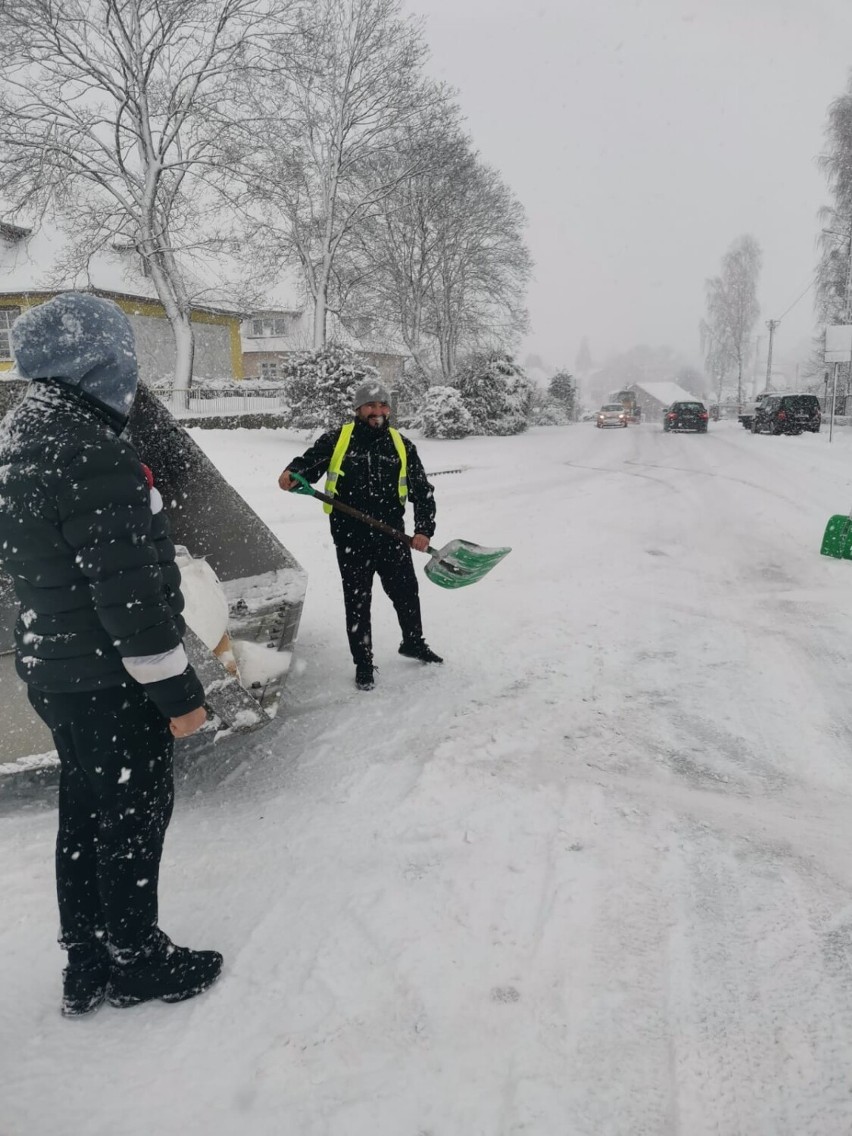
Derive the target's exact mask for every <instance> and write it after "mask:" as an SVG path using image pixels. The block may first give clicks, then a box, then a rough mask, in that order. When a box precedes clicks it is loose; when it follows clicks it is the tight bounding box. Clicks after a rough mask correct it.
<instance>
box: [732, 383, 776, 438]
mask: <svg viewBox="0 0 852 1136" xmlns="http://www.w3.org/2000/svg"><path fill="white" fill-rule="evenodd" d="M769 395H770V392H769V391H763V392H762V393H761V394H759V395H757V396H756V397H755V400H754V402H752V403H749V405H748V406H744V407H743V409H742V411H741V412H740V413H739V414H738V415H737V421H738V422H740V423H742V425H743V427H744V429H746V430H750V429H751V424H752V422H753V421H754V412H755V410H756V409H757V408H758V407H759V406H760V404H761V403H762V402H763V400H764V399H765V398H769Z"/></svg>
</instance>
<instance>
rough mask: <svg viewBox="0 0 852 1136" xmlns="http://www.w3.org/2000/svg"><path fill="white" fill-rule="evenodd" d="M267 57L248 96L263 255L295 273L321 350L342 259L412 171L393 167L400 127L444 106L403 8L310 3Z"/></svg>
mask: <svg viewBox="0 0 852 1136" xmlns="http://www.w3.org/2000/svg"><path fill="white" fill-rule="evenodd" d="M273 49H274V50H275V51H277V65H274V64H273V65H271V66H270V69H269V71H268V72H267V74H266V77H265V81H264V82H263V83H254V84H253V85H252V87H251V90H250V91H246V92H245V97H246V101H247V106H248V111H247V114H246V130H247V132H250V133H251V134H252V136H253V141H252V148H253V152H254V158H253V162H252V170H251V182H250V185H251V187H252V190H253V193H254V196H255V198H256V203H257V205H259V209H258V226H257V228H258V232H259V234H260V237H261V241H262V243H263V245H264V247H265V250H266V252H267V254H268V255H271V256H273V257H277V258H279V259H280V256H281V254H282V253H283V254H284V255H285V257H288V258H295V259H296V261H297V262H298V263H299V264H300V266H301V269H302V272H303V274H304V280H305V285H306V289H307V292H308V295H309V296H310V299H311V301H312V303H313V309H314V320H313V325H314V330H313V343H314V347H315V348H320V347H322V346H323V345H324V343H325V339H326V323H327V314H328V310H329V303H330V297H331V295H332V291H333V287H334V285H335V283H336V277H335V266H336V262H337V259H338V256H339V254H340V251H341V247H342V245H343V244H344V243H345V242H346V240H347V239H348V238H349V237H350V234H351V233H352V232H353V231H354V230H355V229H356V228H357V226H358V225H359V224H361V223H363V222H364V221H365V219H366V218H368V217H370V216H372V215H374V214H375V213H376V212H378V211H380V210H381V209H382V207H383V203H384V202H385V200H386V198H387V197H388V195H389V194H390V193H391V192H392V191H393V189H394V188H395V187H396V186H397V185H398V184H399V183H400V182H402V181H404V180H405V179H406V178H408V177H410V176H411V174H412V173H413V172H414V171H415V170H416V168H417V162H418V161H419V159H418V157H417V155H416V154H414V155H412V154H411V152H410V151H407V154H408V157H409V158H410V159H411V162H404V161H400V160H399V155H400V153H401V148H400V142H401V139H402V138H403V135H404V131H405V128H406V125H407V124H408V123H410V122H412V121H413V120H415V119H417V120H419V121H422V120H423V117H424V115H425V114H427V112H428V110H429V108H430V107H438V106H440V105H441V103H442V102H443V101H444V99H445V98H446V94H445V92H444V91H443V89H442V88H440V87H438V86H436V85H435V84H434V83H428V82H427V81H426V80H425V79H424V78H423V75H422V65H423V61H424V59H425V56H426V47H425V44H424V42H423V37H422V32H421V30H420V25H419V23H417V22H415V21H413V20H411V19H409V18H404V17H403V16H402V15H401V8H400V3H399V0H309V2H307V3H305V4H304V5H303V6H302V7H301V8H300V10H299V12H298V14H297V16H296V19H295V21H294V26H293V28H292V29H291V30H290V32H289V33H288V35H287V36H282V37H280V38H278V39H276V40H275V41H274V43H273ZM412 163H413V164H412Z"/></svg>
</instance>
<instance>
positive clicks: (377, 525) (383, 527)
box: [289, 469, 435, 556]
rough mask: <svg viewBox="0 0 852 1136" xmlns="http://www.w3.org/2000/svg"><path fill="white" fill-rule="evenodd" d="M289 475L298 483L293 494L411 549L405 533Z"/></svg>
mask: <svg viewBox="0 0 852 1136" xmlns="http://www.w3.org/2000/svg"><path fill="white" fill-rule="evenodd" d="M289 473H290V476H291V477H292V478H293V480H294V481H296V482H298V488H297V489H294V490H293V492H294V493H307V494H310V496H311V497H316V498H317V499H318V500H319V501H323V502H325V504H326V505H331V507H332V509H339V510H340V512H341V513H346V514H347V516H350V517H354V518H355V519H356V520H357V521H363V523H364V524H365V525H369V526H370V528H373V529H378V530H379V532H383V533H384V534H385V535H386V536H392V537H393V538H394V539H395V540H400V541H402V543H403V544H407V545H408V547H409V548H411V540H412V538H411V537H410V536H408V535H407V534H406V533H404V532H400V531H399V529H395V528H394V527H393V526H392V525H388V524H385V522H384V521H380V520H377V519H376V517H371V516H369V515H368V514H367V513H362V512H361V510H360V509H356V508H354V506H352V505H346V504H344V502H343V501H338V500H337V498H335V497H331V496H329V494H328V493H323V492H322V490H321V489H314V487H313V485H311V483H310V482H309V481H306V480H305V478H304V477H302V475H301V474H300V473H296V471H295V470H292V469H291V470H290V471H289ZM428 551H429V552H430V553H432V555H433V556H434V555H435V550H434V549H433V548H430V549H429V550H428Z"/></svg>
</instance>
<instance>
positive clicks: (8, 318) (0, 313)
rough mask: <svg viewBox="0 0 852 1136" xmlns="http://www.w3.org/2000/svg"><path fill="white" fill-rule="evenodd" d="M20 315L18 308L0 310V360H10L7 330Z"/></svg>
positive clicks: (10, 349) (10, 351)
mask: <svg viewBox="0 0 852 1136" xmlns="http://www.w3.org/2000/svg"><path fill="white" fill-rule="evenodd" d="M20 314H21V309H20V308H0V359H11V358H12V348H11V347H10V345H9V328H10V327H11V326H12V324H13V323H14V322H15V320H16V319H17V318H18V316H19V315H20Z"/></svg>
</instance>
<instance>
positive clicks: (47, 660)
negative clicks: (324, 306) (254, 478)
mask: <svg viewBox="0 0 852 1136" xmlns="http://www.w3.org/2000/svg"><path fill="white" fill-rule="evenodd" d="M122 425H123V424H122V423H121V421H120V420H118V419H116V418H114V417H113V416H112V415H111V414H110V413H109V411H106V410H105V409H103V408H101V407H99V406H97V405H95V404H94V403H92V402H90V401H89V400H88V399H87V398H86V397H85V396H84V395H81V394H79V393H78V392H77V391H75V390H73V389H72V388H70V387H67V386H64V385H63V384H61V383H56V382H37V383H33V384H32V385H31V386H30V388H29V391H28V392H27V396H26V398H25V399H24V401H23V402H22V403H21V405H20V406H19V407H18V408H17V409H16V410H14V411H13V412H12V413H11V414H10V415H9V416H8V417H7V418H6V420H5V421H4V423H3V426H2V429H0V564H2V567H3V568H4V569H5V570H6V572H8V573H9V575H10V576H11V577H12V581H13V583H14V585H15V591H16V592H17V595H18V599H19V600H20V603H21V611H20V613H19V615H18V621H17V624H16V626H15V647H16V656H17V659H16V661H17V670H18V674H19V675H20V677H21V678H22V679H23V680H24V682H26V683H28V684H29V685H31V686H33V687H35V688H36V689H38V690H42V691H46V692H48V693H74V692H84V691H93V690H102V689H104V688H107V687H112V686H117V685H119V684H120V683H122V682H126V681H128V679H129V675H128V671H127V670H126V669H125V667H124V665H123V663H122V658H128V659H130V658H135V659H137V660H138V659H139V658H145V659H146V660H147V659H150V658H153V659H154V660H156V659H157V658H158V657H159V656H165V655H168V654H169V652H173V651H174V650H175V648H178V647H180V644H181V637H182V635H183V632H184V629H185V625H184V622H183V618H182V616H181V614H180V613H181V611H182V610H183V597H182V595H181V591H180V572H179V570H178V568H177V566H176V565H175V562H174V545H173V544H172V541H171V538H170V537H169V533H168V527H167V522H166V519H165V514H163V513H162V512H159V513H157V514H156V515H154V514H153V513H152V511H151V495H150V492H149V488H148V483H147V480H146V478H145V474H144V472H143V469H142V464H141V462H140V460H139V457H138V455H137V453H136V451H135V450H134V448H133V447H132V446H131V445H130V444H129V443H128V442H126V441H123V440H122V439H121V438H119V437H118V433H119V431H120V430H121V428H122ZM176 657H177V658H178V660H180V658H181V657H182V656H181V654H180V651H178V652H177V654H176ZM144 689H145V692H146V694H147V695H148V697H149V698H150V699H151V700H152V701H153V702H154V704H155V705H156V706H157V707H158V709H159V710H160V711H161V712H162V714H163V715H164V716H165V717H178V716H179V715H181V714H186V713H188V712H189V711H190V710H194V709H196V708H197V707H199V706H201V705H203V702H204V691H203V689H202V687H201V683H200V682H199V681H198V678H197V677H196V675H195V672H194V671H193V670H192V668H191V667H190V666H189V665H188V664H187V665H186V668H185V670H184V671H183V673H181V674H177V675H174V676H173V677H166V678H162V679H158V680H156V681H150V682H145V683H144Z"/></svg>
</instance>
